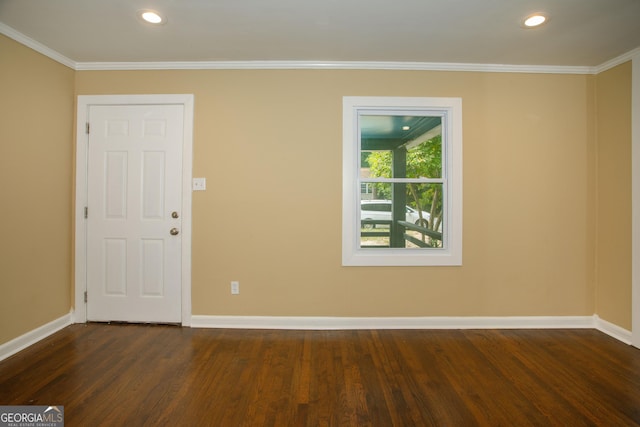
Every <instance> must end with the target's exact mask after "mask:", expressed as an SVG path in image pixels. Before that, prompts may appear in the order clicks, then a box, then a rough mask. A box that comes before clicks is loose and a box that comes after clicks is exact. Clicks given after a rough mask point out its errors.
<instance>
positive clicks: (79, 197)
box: [73, 94, 194, 326]
mask: <svg viewBox="0 0 640 427" xmlns="http://www.w3.org/2000/svg"><path fill="white" fill-rule="evenodd" d="M167 104H170V105H182V106H183V107H184V135H183V144H182V147H183V148H182V150H183V152H182V207H181V211H182V226H181V235H182V259H181V270H182V273H181V282H182V292H181V297H182V307H181V309H182V325H183V326H191V196H192V193H191V182H192V164H193V108H194V96H193V94H169V95H80V96H78V104H77V121H76V176H75V186H76V192H75V213H74V216H75V254H74V259H75V271H74V280H75V286H74V301H75V305H74V311H73V321H74V322H75V323H85V322H86V321H87V304H86V302H85V292H86V290H87V268H86V266H87V227H86V220H85V207H86V206H87V154H88V146H87V142H88V139H89V135H88V134H87V123H88V112H89V108H90V107H91V106H97V105H123V106H125V105H167Z"/></svg>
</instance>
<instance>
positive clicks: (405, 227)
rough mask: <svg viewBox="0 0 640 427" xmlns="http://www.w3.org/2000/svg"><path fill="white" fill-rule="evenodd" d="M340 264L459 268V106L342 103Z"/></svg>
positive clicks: (376, 100)
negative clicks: (445, 266)
mask: <svg viewBox="0 0 640 427" xmlns="http://www.w3.org/2000/svg"><path fill="white" fill-rule="evenodd" d="M342 205H343V206H342V264H343V265H346V266H351V265H353V266H358V265H362V266H366V265H370V266H376V265H380V266H389V265H406V266H411V265H416V266H420V265H461V264H462V100H461V99H460V98H395V97H344V99H343V202H342Z"/></svg>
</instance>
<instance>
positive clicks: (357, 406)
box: [0, 324, 640, 427]
mask: <svg viewBox="0 0 640 427" xmlns="http://www.w3.org/2000/svg"><path fill="white" fill-rule="evenodd" d="M0 405H63V406H64V409H65V421H66V426H83V427H85V426H91V427H93V426H115V427H118V426H222V427H226V426H454V427H457V426H463V427H466V426H510V427H511V426H607V427H609V426H640V350H638V349H636V348H634V347H631V346H627V345H625V344H623V343H620V342H618V341H616V340H614V339H613V338H610V337H608V336H606V335H604V334H602V333H600V332H598V331H595V330H461V331H457V330H447V331H443V330H418V331H416V330H408V331H390V330H373V331H371V330H359V331H273V330H225V329H189V328H180V327H175V326H151V325H108V324H88V325H72V326H69V327H67V328H65V329H64V330H62V331H60V332H58V333H56V334H54V335H52V336H51V337H49V338H47V339H45V340H43V341H41V342H39V343H38V344H36V345H34V346H32V347H30V348H28V349H27V350H24V351H22V352H20V353H18V354H16V355H14V356H13V357H11V358H8V359H6V360H4V361H2V362H0Z"/></svg>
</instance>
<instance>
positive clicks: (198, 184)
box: [193, 178, 207, 191]
mask: <svg viewBox="0 0 640 427" xmlns="http://www.w3.org/2000/svg"><path fill="white" fill-rule="evenodd" d="M206 189H207V178H193V191H204V190H206Z"/></svg>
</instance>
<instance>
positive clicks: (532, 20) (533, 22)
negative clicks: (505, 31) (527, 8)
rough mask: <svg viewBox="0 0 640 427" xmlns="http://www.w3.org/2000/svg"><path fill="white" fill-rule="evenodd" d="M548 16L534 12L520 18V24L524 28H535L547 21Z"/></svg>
mask: <svg viewBox="0 0 640 427" xmlns="http://www.w3.org/2000/svg"><path fill="white" fill-rule="evenodd" d="M548 20H549V18H548V17H547V15H545V14H544V13H534V14H531V15H529V16H527V17H526V18H524V19H523V20H522V25H523V26H524V27H525V28H536V27H539V26H540V25H542V24H544V23H545V22H547V21H548Z"/></svg>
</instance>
